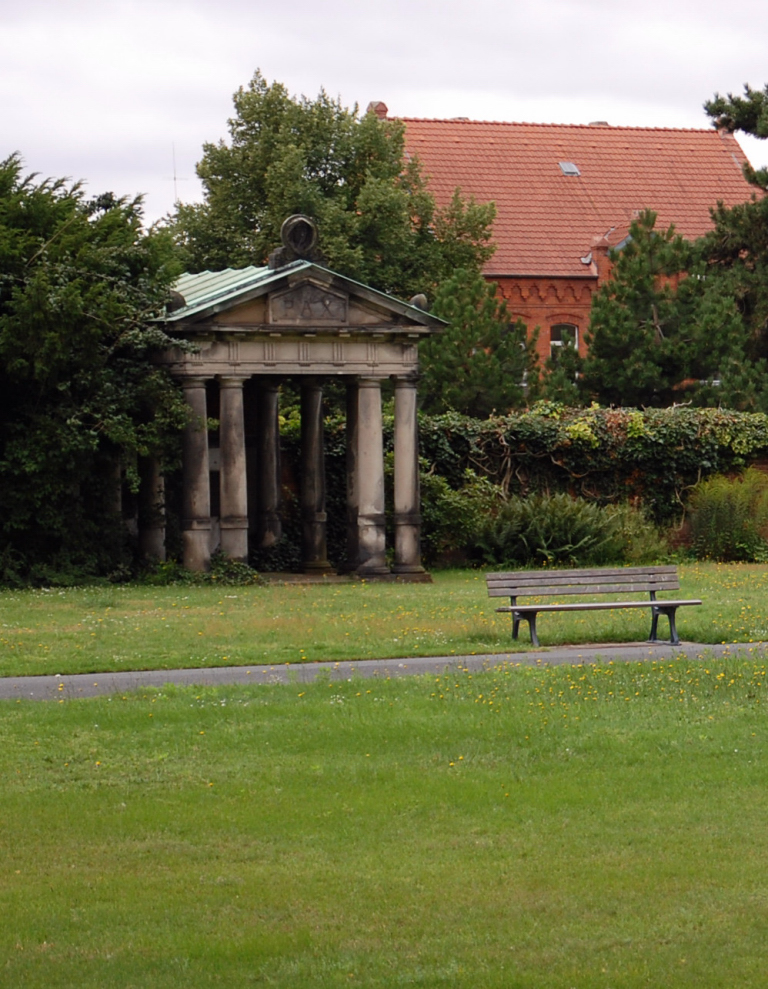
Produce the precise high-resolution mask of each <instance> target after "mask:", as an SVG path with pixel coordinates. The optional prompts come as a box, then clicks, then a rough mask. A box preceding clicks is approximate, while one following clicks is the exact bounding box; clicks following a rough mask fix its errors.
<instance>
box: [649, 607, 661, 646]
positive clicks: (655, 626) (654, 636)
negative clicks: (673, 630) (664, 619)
mask: <svg viewBox="0 0 768 989" xmlns="http://www.w3.org/2000/svg"><path fill="white" fill-rule="evenodd" d="M658 631H659V609H658V608H651V634H650V635H649V636H648V641H649V642H658V641H659V635H658Z"/></svg>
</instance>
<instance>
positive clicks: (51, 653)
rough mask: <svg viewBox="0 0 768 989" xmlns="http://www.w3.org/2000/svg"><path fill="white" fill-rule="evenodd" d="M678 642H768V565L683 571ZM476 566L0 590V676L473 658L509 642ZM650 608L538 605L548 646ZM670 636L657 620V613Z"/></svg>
mask: <svg viewBox="0 0 768 989" xmlns="http://www.w3.org/2000/svg"><path fill="white" fill-rule="evenodd" d="M679 570H680V576H681V583H682V590H681V592H680V594H681V596H683V597H693V598H701V599H702V600H703V601H704V605H703V606H702V607H700V608H683V609H680V611H679V612H678V627H679V631H680V635H681V637H682V638H683V639H684V640H688V641H694V642H702V643H712V642H746V641H751V640H754V641H757V640H760V639H768V593H767V592H768V566H758V565H723V564H692V565H687V566H683V567H680V568H679ZM504 603H505V601H504V600H503V599H501V600H499V599H496V598H494V599H490V598H488V596H487V593H486V589H485V580H484V575H483V574H482V573H478V572H475V571H455V572H449V573H436V574H435V582H434V584H377V583H351V584H329V585H327V586H318V585H287V586H275V585H272V586H268V587H232V588H230V587H163V588H153V587H138V586H134V585H115V586H106V587H92V588H82V589H67V590H61V589H52V590H41V591H23V592H21V591H4V592H0V675H5V676H7V675H10V674H36V673H62V674H64V673H89V672H105V671H110V670H135V669H153V668H158V669H173V668H175V667H204V666H222V665H224V666H226V665H246V664H251V663H252V664H259V663H269V664H281V663H296V662H313V661H319V660H321V661H328V660H331V661H335V660H346V659H374V658H387V657H392V658H395V657H400V656H429V655H433V656H434V655H451V654H456V655H470V654H472V653H493V652H504V651H509V650H510V649H512V648H517V649H520V650H522V649H528V648H529V640H528V634H527V628H526V626H525V625H523V627H522V629H521V638H520V640H519V642H518V643H517V644H516V646H514V647H513V644H512V641H511V634H510V631H511V628H510V620H509V616H507V615H497V614H496V613H495V611H494V608H496V607H497V606H498V605H499V604H504ZM649 627H650V617H649V614H648V613H647V612H646V610H645V609H635V610H625V611H623V612H622V611H615V612H610V611H602V612H597V613H586V612H580V613H576V614H570V615H569V614H562V613H561V614H557V613H555V614H551V615H549V614H544V615H541V616H540V619H539V637H540V639H541V641H542V643H543V645H545V646H547V645H561V644H563V643H605V642H633V641H643V640H644V639H646V638H647V636H648V631H649ZM659 631H660V633H661V634H664V635H666V634H667V624H666V620H665V619H663V618H662V619H661V621H660V623H659Z"/></svg>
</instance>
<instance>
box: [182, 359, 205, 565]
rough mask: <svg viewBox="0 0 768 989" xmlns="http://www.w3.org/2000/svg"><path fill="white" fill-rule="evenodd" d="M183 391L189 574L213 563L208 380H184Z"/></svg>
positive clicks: (184, 516)
mask: <svg viewBox="0 0 768 989" xmlns="http://www.w3.org/2000/svg"><path fill="white" fill-rule="evenodd" d="M182 387H183V389H184V398H185V399H186V401H187V404H188V405H189V407H190V409H191V410H192V419H191V420H190V422H189V423H187V426H186V428H185V430H184V441H183V449H182V458H183V482H182V483H183V492H182V530H183V531H182V545H183V561H184V566H185V567H187V569H189V570H207V569H208V567H209V565H210V562H211V479H210V474H209V467H208V412H207V404H206V399H205V379H204V378H184V380H183V381H182Z"/></svg>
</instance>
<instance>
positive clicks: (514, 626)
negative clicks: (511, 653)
mask: <svg viewBox="0 0 768 989" xmlns="http://www.w3.org/2000/svg"><path fill="white" fill-rule="evenodd" d="M519 631H520V619H519V618H518V617H516V616H515V615H512V638H513V639H516V638H517V633H518V632H519Z"/></svg>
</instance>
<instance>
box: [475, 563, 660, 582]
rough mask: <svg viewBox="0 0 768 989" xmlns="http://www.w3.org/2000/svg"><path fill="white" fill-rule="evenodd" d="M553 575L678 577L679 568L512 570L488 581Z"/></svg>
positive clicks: (487, 576) (493, 576)
mask: <svg viewBox="0 0 768 989" xmlns="http://www.w3.org/2000/svg"><path fill="white" fill-rule="evenodd" d="M548 573H550V574H552V576H553V577H554V576H557V577H576V578H577V579H579V578H581V577H591V576H594V575H595V574H597V575H598V576H600V575H602V576H604V577H614V576H621V575H622V574H635V575H638V574H672V575H673V576H676V575H677V567H676V566H674V564H664V565H661V566H657V567H656V566H654V567H614V568H611V567H597V568H595V569H593V570H550V571H547V570H511V571H499V572H496V573H488V574H486V579H487V580H494V579H497V578H499V579H503V580H508V579H514V578H518V577H519V578H520V579H521V580H524V579H526V578H528V577H533V578H537V577H543V576H545V575H546V574H548Z"/></svg>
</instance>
